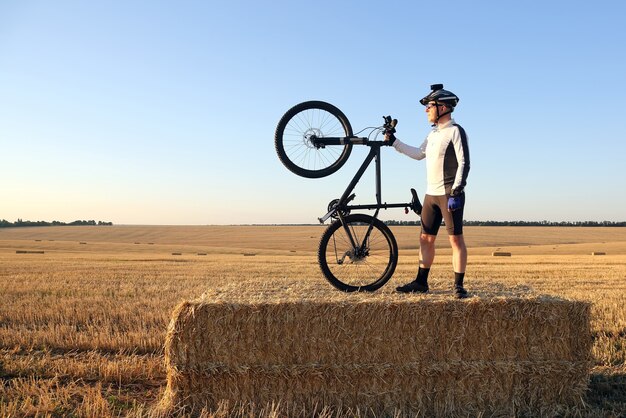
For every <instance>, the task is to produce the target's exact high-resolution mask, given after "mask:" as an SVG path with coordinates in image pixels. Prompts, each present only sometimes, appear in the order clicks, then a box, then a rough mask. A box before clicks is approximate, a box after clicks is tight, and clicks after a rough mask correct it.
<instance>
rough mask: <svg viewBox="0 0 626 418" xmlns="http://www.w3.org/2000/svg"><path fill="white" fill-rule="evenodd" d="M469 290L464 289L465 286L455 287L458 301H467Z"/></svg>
mask: <svg viewBox="0 0 626 418" xmlns="http://www.w3.org/2000/svg"><path fill="white" fill-rule="evenodd" d="M467 295H468V294H467V290H465V289H464V288H463V286H455V287H454V296H455V297H456V298H457V299H465V298H466V297H467Z"/></svg>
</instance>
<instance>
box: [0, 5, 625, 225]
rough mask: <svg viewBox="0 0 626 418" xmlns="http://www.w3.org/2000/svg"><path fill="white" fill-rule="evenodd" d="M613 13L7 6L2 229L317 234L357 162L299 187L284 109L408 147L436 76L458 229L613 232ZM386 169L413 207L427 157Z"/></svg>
mask: <svg viewBox="0 0 626 418" xmlns="http://www.w3.org/2000/svg"><path fill="white" fill-rule="evenodd" d="M625 20H626V3H625V2H623V1H604V0H598V1H594V2H590V1H577V0H568V1H560V0H559V1H550V0H541V1H536V0H528V1H523V2H522V1H516V2H512V1H483V0H476V1H471V2H470V1H456V0H450V1H446V2H436V1H428V2H425V1H419V0H410V1H393V0H390V1H386V2H373V1H341V0H332V1H327V0H316V1H295V0H294V1H284V0H274V1H271V2H269V1H259V0H255V1H251V0H250V1H248V0H232V1H219V2H217V1H211V0H208V1H176V2H174V1H171V2H166V1H147V0H135V1H116V0H112V1H106V2H96V1H67V0H58V1H54V2H50V1H30V0H23V1H17V0H4V1H1V2H0V219H6V220H8V221H11V222H13V221H15V220H17V219H24V220H45V221H52V220H58V221H62V222H71V221H73V220H79V219H80V220H83V219H84V220H92V219H93V220H102V221H111V222H113V223H114V224H151V225H161V224H168V225H179V224H180V225H185V224H190V225H204V224H256V223H259V224H266V223H270V224H282V223H316V222H317V218H318V217H320V216H322V215H324V214H325V213H326V208H327V206H328V203H329V202H330V201H331V200H333V199H335V198H338V197H340V196H341V195H342V193H343V191H344V189H345V188H346V186H347V185H348V183H349V181H350V180H351V179H352V177H353V175H354V173H355V172H356V170H357V168H358V166H359V165H360V164H361V162H362V161H363V159H364V158H365V155H366V153H367V151H368V150H367V149H366V147H362V146H355V147H354V149H353V152H352V155H351V157H350V159H349V161H348V163H347V164H346V165H345V166H344V167H343V168H341V169H340V170H339V171H338V172H337V173H335V174H333V175H331V176H328V177H325V178H321V179H308V178H303V177H299V176H297V175H295V174H293V173H291V172H290V171H288V170H287V169H286V168H285V167H284V166H283V165H282V164H281V162H280V160H279V159H278V157H277V155H276V152H275V149H274V131H275V129H276V125H277V123H278V121H279V119H280V118H281V116H282V115H283V114H284V113H285V112H286V111H287V110H288V109H289V108H291V107H292V106H294V105H296V104H298V103H300V102H303V101H307V100H322V101H326V102H329V103H332V104H334V105H335V106H337V107H338V108H339V109H341V110H342V111H343V113H344V114H345V115H346V116H347V117H348V119H349V120H350V123H351V125H352V127H353V130H354V131H358V130H360V129H362V128H365V127H368V126H375V125H379V124H381V123H382V118H381V116H383V115H392V116H393V117H395V118H397V119H398V121H399V123H398V127H397V130H398V132H397V136H398V138H400V139H401V140H402V141H404V142H406V143H409V144H413V145H419V144H421V143H422V142H423V140H424V138H425V137H426V135H427V134H428V132H429V130H430V126H429V124H428V122H427V120H426V116H425V113H424V110H423V107H422V106H421V105H419V99H420V98H422V97H424V96H425V95H426V94H428V93H429V91H430V89H429V86H430V85H431V84H434V83H443V84H444V85H445V87H446V89H448V90H451V91H452V92H454V93H455V94H456V95H457V96H459V98H460V102H459V105H458V106H457V109H456V111H455V112H454V117H455V120H456V122H457V123H459V124H461V125H462V126H463V127H464V128H465V130H466V132H467V135H468V138H469V148H470V156H471V170H470V174H469V177H468V182H467V187H466V209H465V219H467V220H529V221H533V220H548V221H584V220H592V221H603V220H609V221H624V220H626V193H624V191H623V189H622V188H623V185H624V183H625V181H626V170H625V167H626V164H625V162H624V159H625V158H626V145H625V144H626V118H625V117H624V114H623V113H624V112H623V110H624V108H625V106H624V104H623V103H624V99H625V98H626V47H625V45H626V31H624V30H623V26H624V21H625ZM381 161H382V198H383V201H386V202H388V203H398V202H408V201H409V200H410V193H409V189H410V188H411V187H413V188H415V189H417V191H418V193H419V194H420V195H422V196H423V194H424V190H425V186H426V168H425V162H424V161H415V160H411V159H410V158H407V157H406V156H404V155H401V154H399V153H397V152H396V151H395V150H393V149H392V148H384V149H383V150H382V156H381ZM373 180H374V171H373V167H372V168H371V169H370V170H369V171H368V172H366V173H365V176H364V178H363V180H362V181H361V182H360V183H359V185H358V186H357V188H356V190H355V192H356V199H355V203H361V204H364V203H372V202H374V201H375V194H374V182H373ZM381 218H383V219H396V220H415V215H412V216H411V215H405V214H404V211H403V210H402V209H393V210H387V211H384V212H383V213H381Z"/></svg>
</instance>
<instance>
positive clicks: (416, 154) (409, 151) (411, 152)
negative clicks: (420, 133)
mask: <svg viewBox="0 0 626 418" xmlns="http://www.w3.org/2000/svg"><path fill="white" fill-rule="evenodd" d="M427 143H428V139H426V140H425V141H424V143H423V144H422V145H421V146H420V147H419V148H418V147H413V146H411V145H407V144H405V143H404V142H402V141H400V140H399V139H397V138H396V140H395V141H394V142H393V145H392V146H393V147H394V148H395V149H396V151H398V152H400V153H402V154H404V155H406V156H407V157H411V158H413V159H414V160H423V159H424V158H425V157H426V144H427Z"/></svg>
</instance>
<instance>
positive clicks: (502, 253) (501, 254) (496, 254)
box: [491, 251, 511, 257]
mask: <svg viewBox="0 0 626 418" xmlns="http://www.w3.org/2000/svg"><path fill="white" fill-rule="evenodd" d="M491 255H492V256H494V257H510V256H511V253H510V252H507V251H494V252H493V253H491Z"/></svg>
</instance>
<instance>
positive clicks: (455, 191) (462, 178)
mask: <svg viewBox="0 0 626 418" xmlns="http://www.w3.org/2000/svg"><path fill="white" fill-rule="evenodd" d="M455 127H456V128H457V129H455V132H454V134H453V136H452V145H453V146H454V153H455V154H456V161H457V164H458V166H457V169H456V176H455V178H454V183H453V184H452V191H451V193H450V194H451V195H452V196H458V195H460V194H461V193H462V192H463V189H464V188H465V185H466V184H467V176H468V174H469V170H470V154H469V146H468V143H467V134H466V133H465V130H464V129H463V128H462V127H460V126H459V125H455Z"/></svg>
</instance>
